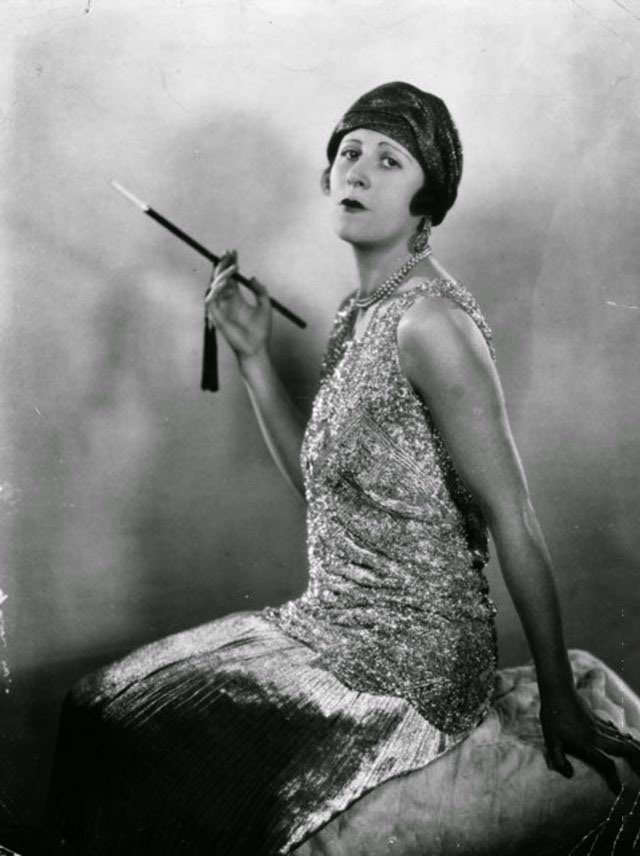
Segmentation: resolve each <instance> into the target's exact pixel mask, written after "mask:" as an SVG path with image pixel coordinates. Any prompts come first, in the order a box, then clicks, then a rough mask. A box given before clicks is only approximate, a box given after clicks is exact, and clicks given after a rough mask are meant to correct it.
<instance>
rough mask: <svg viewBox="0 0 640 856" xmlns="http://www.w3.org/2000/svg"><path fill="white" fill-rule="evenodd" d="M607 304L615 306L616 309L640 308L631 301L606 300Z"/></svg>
mask: <svg viewBox="0 0 640 856" xmlns="http://www.w3.org/2000/svg"><path fill="white" fill-rule="evenodd" d="M605 303H606V304H607V306H615V307H616V309H640V306H634V305H633V304H630V303H616V302H615V301H614V300H606V301H605Z"/></svg>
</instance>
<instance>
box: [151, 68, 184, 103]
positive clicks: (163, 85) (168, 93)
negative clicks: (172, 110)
mask: <svg viewBox="0 0 640 856" xmlns="http://www.w3.org/2000/svg"><path fill="white" fill-rule="evenodd" d="M155 66H156V68H157V69H158V71H159V72H160V79H161V80H162V88H163V89H164V91H165V92H166V93H167V95H168V96H169V98H170V99H171V100H172V101H174V102H175V103H176V104H177V105H178V107H181V108H182V109H183V110H184V112H185V113H188V112H189V110H188V108H187V107H185V106H184V104H181V103H180V101H178V99H177V98H176V97H175V95H172V94H171V92H169V87H168V86H167V78H166V77H165V73H164V71H163V69H162V68H160V66H159V65H158V64H157V63H156V64H155Z"/></svg>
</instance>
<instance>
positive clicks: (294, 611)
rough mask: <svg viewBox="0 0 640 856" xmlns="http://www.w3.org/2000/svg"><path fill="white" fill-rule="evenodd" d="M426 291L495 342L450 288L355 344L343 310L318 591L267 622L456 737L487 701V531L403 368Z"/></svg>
mask: <svg viewBox="0 0 640 856" xmlns="http://www.w3.org/2000/svg"><path fill="white" fill-rule="evenodd" d="M430 295H431V296H434V295H435V296H440V297H442V296H444V297H448V298H450V299H451V300H453V301H454V302H456V303H457V304H458V305H459V306H460V307H462V308H463V309H464V310H465V311H466V312H468V313H469V314H470V316H471V317H472V318H473V319H474V320H475V321H476V323H477V324H478V326H479V327H480V329H481V330H482V332H483V334H484V336H485V337H486V339H487V341H488V342H489V341H490V333H489V330H488V327H487V325H486V322H485V321H484V319H483V318H482V316H481V314H480V310H479V309H478V307H477V305H476V303H475V301H474V300H473V298H472V297H471V295H470V294H469V292H468V291H467V290H466V289H464V288H463V287H462V286H461V285H460V284H458V283H454V282H451V281H449V280H431V281H427V280H419V281H418V284H417V285H416V286H414V287H413V288H411V289H410V290H408V291H405V292H397V293H396V294H395V295H394V297H393V298H392V299H391V300H389V301H386V302H385V303H382V304H378V306H377V307H376V311H375V314H374V316H373V318H372V320H371V322H370V324H369V326H368V328H367V330H366V332H365V334H364V336H363V338H362V340H361V341H355V340H354V339H353V337H352V336H351V335H350V334H351V328H352V324H353V321H354V319H355V312H356V307H355V304H354V299H355V298H352V299H351V300H350V301H349V302H348V303H347V305H346V306H344V307H343V308H342V309H341V311H340V312H339V313H338V316H337V319H336V324H335V326H334V330H333V333H332V335H331V337H330V340H329V346H328V351H327V356H326V358H325V361H324V364H323V367H322V382H321V386H320V390H319V392H318V395H317V396H316V399H315V402H314V407H313V412H312V415H311V419H310V421H309V424H308V426H307V430H306V433H305V438H304V442H303V447H302V466H303V472H304V475H305V494H306V499H307V509H308V516H307V531H308V552H309V586H308V588H307V590H306V592H305V593H304V594H303V595H302V596H301V597H300V598H298V599H297V600H294V601H291V602H289V603H287V604H285V605H284V606H283V607H281V608H279V609H266V610H265V611H264V615H265V616H266V617H268V618H272V619H273V620H274V621H276V622H277V623H278V626H279V627H281V629H283V630H284V632H285V633H288V634H289V635H291V636H295V637H296V638H298V639H300V640H301V641H303V642H305V643H306V644H308V645H310V646H311V647H312V648H314V649H315V650H317V651H319V652H320V653H321V658H320V662H321V663H322V664H324V666H325V667H326V668H328V669H330V670H331V671H332V673H333V674H334V675H336V676H337V677H338V678H339V679H340V680H341V681H342V682H343V683H344V684H345V685H346V686H348V687H350V688H351V689H354V690H359V691H361V692H371V693H386V694H389V695H397V696H400V697H402V698H405V699H408V700H409V701H411V702H412V704H413V705H414V706H415V708H416V709H417V710H418V711H419V712H420V713H421V714H422V715H423V716H424V717H425V719H426V720H428V721H429V722H430V723H431V724H432V725H436V726H437V727H438V728H439V729H441V730H442V731H444V732H446V733H447V734H451V735H454V736H455V735H458V736H460V737H461V736H463V735H464V734H465V733H466V732H467V731H468V730H469V729H470V728H472V727H473V726H474V725H475V724H476V723H477V722H479V721H480V719H481V718H482V717H483V715H484V714H485V713H486V711H487V708H488V705H489V698H490V694H491V691H492V687H493V679H494V674H495V669H496V662H497V648H496V638H495V625H494V616H495V612H496V610H495V607H494V605H493V603H492V601H491V599H490V597H489V594H488V584H487V581H486V578H485V576H484V574H483V571H482V568H483V566H484V564H485V563H486V561H487V533H486V527H485V524H484V521H483V520H482V516H481V514H480V511H479V509H478V508H477V506H476V505H475V504H474V503H473V501H472V499H471V496H470V495H469V493H468V492H467V490H466V489H465V488H464V486H463V485H462V483H461V481H460V479H459V478H458V477H457V474H456V472H455V469H454V467H453V464H452V462H451V459H450V457H449V455H448V453H447V451H446V448H445V446H444V443H443V442H442V439H441V438H440V436H439V434H438V432H437V430H436V427H435V425H434V424H433V421H432V419H431V417H430V414H429V412H428V410H427V408H426V407H425V405H424V403H423V401H422V400H421V399H420V398H419V396H418V395H417V394H416V393H415V392H414V390H413V389H412V387H411V386H410V384H409V382H408V381H407V379H406V377H405V375H404V373H403V371H402V369H401V367H400V363H399V357H398V347H397V341H396V330H397V326H398V322H399V319H400V317H401V316H402V314H403V313H404V312H406V311H407V309H408V308H409V307H410V306H411V305H412V304H413V303H415V301H416V300H418V299H420V298H423V297H426V296H430Z"/></svg>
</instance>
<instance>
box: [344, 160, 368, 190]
mask: <svg viewBox="0 0 640 856" xmlns="http://www.w3.org/2000/svg"><path fill="white" fill-rule="evenodd" d="M368 183H369V177H368V175H367V171H366V169H364V168H363V167H362V165H361V164H359V163H354V164H353V166H352V167H351V169H350V170H349V172H348V173H347V184H350V185H352V186H354V187H366V186H367V185H368Z"/></svg>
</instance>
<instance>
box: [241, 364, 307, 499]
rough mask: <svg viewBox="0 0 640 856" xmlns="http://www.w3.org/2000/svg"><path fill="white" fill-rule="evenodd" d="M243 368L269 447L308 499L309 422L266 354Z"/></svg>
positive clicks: (275, 458)
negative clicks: (304, 458)
mask: <svg viewBox="0 0 640 856" xmlns="http://www.w3.org/2000/svg"><path fill="white" fill-rule="evenodd" d="M239 367H240V373H241V375H242V379H243V380H244V383H245V386H246V387H247V391H248V393H249V398H250V399H251V404H252V405H253V409H254V411H255V414H256V419H257V420H258V424H259V426H260V430H261V431H262V435H263V437H264V440H265V443H266V445H267V448H268V449H269V452H270V453H271V456H272V458H273V459H274V461H275V463H276V466H277V467H278V469H279V470H280V472H281V473H282V475H283V476H284V477H285V479H286V480H287V481H288V482H289V484H290V485H291V486H292V487H293V488H294V490H296V491H297V493H298V494H299V495H300V496H301V497H302V498H303V499H304V481H303V477H302V469H301V467H300V447H301V445H302V437H303V434H304V429H305V421H306V420H305V418H304V416H303V414H302V413H301V412H300V410H299V409H298V408H297V407H296V406H295V404H294V403H293V401H292V400H291V398H290V396H289V394H288V392H287V390H286V388H285V386H284V384H283V383H282V381H281V380H280V377H279V376H278V373H277V372H276V370H275V368H274V366H273V363H272V361H271V359H270V357H269V355H268V353H267V352H266V351H265V352H262V353H261V354H259V355H256V356H253V357H251V358H250V359H245V360H240V361H239Z"/></svg>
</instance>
